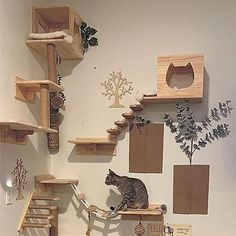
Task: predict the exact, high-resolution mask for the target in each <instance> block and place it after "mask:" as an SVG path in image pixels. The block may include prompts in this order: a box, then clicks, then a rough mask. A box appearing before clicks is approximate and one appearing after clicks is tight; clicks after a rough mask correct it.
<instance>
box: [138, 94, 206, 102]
mask: <svg viewBox="0 0 236 236" xmlns="http://www.w3.org/2000/svg"><path fill="white" fill-rule="evenodd" d="M180 100H183V101H184V100H188V101H191V102H196V103H198V102H202V98H189V97H186V98H179V99H174V98H166V97H165V98H162V97H158V96H155V97H154V96H153V97H150V96H149V97H144V98H143V99H142V100H141V101H140V103H142V104H156V103H158V104H162V103H175V102H177V101H180Z"/></svg>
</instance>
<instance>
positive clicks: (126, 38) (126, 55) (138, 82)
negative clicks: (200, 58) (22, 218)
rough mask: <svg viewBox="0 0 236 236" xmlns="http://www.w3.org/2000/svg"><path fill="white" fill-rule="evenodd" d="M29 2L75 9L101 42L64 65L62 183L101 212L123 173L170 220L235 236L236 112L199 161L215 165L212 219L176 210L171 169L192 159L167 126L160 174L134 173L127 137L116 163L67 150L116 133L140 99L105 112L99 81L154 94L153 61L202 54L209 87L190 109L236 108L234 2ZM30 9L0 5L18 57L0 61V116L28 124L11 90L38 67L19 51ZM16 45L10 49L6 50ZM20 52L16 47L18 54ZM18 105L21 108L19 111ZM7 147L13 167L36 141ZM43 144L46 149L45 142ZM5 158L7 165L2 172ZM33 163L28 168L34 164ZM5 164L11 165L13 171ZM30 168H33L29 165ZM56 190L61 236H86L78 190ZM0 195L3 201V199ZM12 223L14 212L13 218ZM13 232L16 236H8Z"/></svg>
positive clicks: (129, 231)
mask: <svg viewBox="0 0 236 236" xmlns="http://www.w3.org/2000/svg"><path fill="white" fill-rule="evenodd" d="M33 3H34V5H38V6H46V5H58V4H61V5H71V6H73V7H74V9H76V10H77V12H78V13H80V14H81V15H82V17H84V19H86V21H87V22H88V23H89V24H90V25H92V26H94V27H95V28H96V29H98V32H99V34H98V37H99V46H98V47H96V48H91V49H90V50H89V52H88V53H87V54H86V55H85V58H84V60H83V61H82V62H81V63H79V64H76V62H71V61H68V62H63V65H62V66H61V68H60V71H61V73H62V74H63V75H64V76H65V78H64V79H63V86H64V87H65V89H66V96H67V100H66V111H65V112H64V116H65V118H64V121H63V124H62V125H61V130H60V131H61V132H60V140H61V144H60V148H61V149H60V152H59V153H58V154H56V155H53V156H52V159H51V160H52V163H51V164H52V173H53V174H54V175H55V176H57V177H65V178H67V177H68V178H79V179H80V184H79V186H80V189H81V190H82V191H83V192H84V193H85V194H86V195H87V198H88V200H89V201H90V202H92V203H94V204H96V205H98V206H100V207H104V208H107V205H108V206H110V205H114V204H115V203H116V202H117V201H118V198H119V197H118V196H117V194H116V193H117V191H116V190H115V189H113V188H112V190H114V191H115V192H113V191H110V189H111V188H110V187H108V186H106V185H105V184H104V179H105V177H106V174H107V172H108V168H112V169H113V170H114V171H116V172H117V173H119V174H121V175H129V176H135V177H138V178H141V179H142V180H143V181H144V182H145V183H146V185H147V188H148V190H149V195H150V202H153V203H154V202H155V203H166V204H167V206H168V213H167V215H166V217H165V222H166V223H184V224H185V223H186V224H192V226H193V235H195V236H196V235H202V236H206V235H222V236H228V235H230V234H232V235H233V233H234V231H235V230H234V219H235V211H236V207H235V198H236V191H235V189H236V188H235V187H236V186H235V185H236V184H235V183H236V181H235V179H236V173H235V165H236V160H235V156H236V155H235V150H234V149H233V145H234V141H233V140H235V138H236V137H235V135H236V132H235V131H236V130H235V126H234V124H233V120H235V118H236V115H235V112H233V114H232V115H231V117H230V118H229V119H228V120H227V122H229V123H230V124H231V130H232V132H231V134H230V136H229V137H228V138H227V139H225V140H221V141H218V142H215V143H213V144H212V145H210V146H208V147H207V148H206V149H205V150H203V151H201V153H199V154H198V155H196V156H195V159H194V164H210V166H211V170H210V194H209V214H208V215H206V216H202V215H176V214H172V178H173V165H174V164H187V163H188V162H187V159H186V157H185V156H184V155H183V153H181V151H180V150H179V149H178V146H177V145H176V144H175V142H174V137H173V136H172V135H171V134H170V132H169V130H168V129H166V130H165V141H164V166H163V174H130V173H129V172H128V154H129V145H128V142H129V141H128V134H127V133H126V134H125V135H124V136H123V137H122V139H121V140H120V141H119V144H118V155H117V156H116V157H113V158H111V157H98V156H91V157H85V156H77V155H76V153H75V149H74V148H73V145H72V144H68V143H67V140H68V139H73V138H76V137H100V136H101V137H102V136H105V135H106V132H105V130H106V129H107V128H109V127H112V126H113V122H114V121H115V120H119V119H121V114H122V112H125V111H128V110H129V109H128V105H129V104H132V103H134V102H135V99H134V94H132V95H128V96H126V97H125V98H124V99H123V103H124V104H125V105H126V108H125V109H108V106H109V105H110V104H111V102H110V101H108V100H107V99H106V98H104V97H103V96H102V95H101V93H102V87H101V85H100V82H102V81H104V80H105V79H107V78H108V75H109V73H110V72H111V71H113V70H116V71H119V70H121V71H122V72H123V75H124V76H126V78H127V79H128V80H131V81H133V83H134V89H135V91H137V90H140V89H155V88H156V79H157V76H156V75H157V66H156V61H157V57H158V56H161V55H166V54H185V53H204V55H205V68H206V79H207V80H206V84H207V85H208V86H206V96H205V100H204V102H203V104H202V105H194V106H193V109H195V110H196V111H197V112H198V114H199V113H202V114H201V116H204V112H205V110H208V109H210V108H211V107H213V106H215V105H217V103H218V101H221V100H225V99H232V100H233V106H235V98H236V96H235V86H236V82H235V80H234V74H235V73H234V72H235V69H234V68H235V66H236V62H235V54H236V50H235V45H234V42H235V41H236V33H235V27H234V25H235V20H236V16H235V10H236V3H235V1H233V0H227V1H222V0H221V1H220V0H208V1H203V0H199V1H187V0H180V1H161V0H158V1H154V0H149V1H144V0H130V1H124V0H120V1H115V0H93V1H91V0H80V1H72V0H71V1H59V0H57V1H55V0H54V1H42V0H34V1H33ZM29 5H30V4H29ZM29 5H27V3H22V2H21V4H20V3H18V2H17V1H14V4H13V3H12V1H10V2H9V3H5V2H4V5H3V4H2V6H4V8H3V9H2V7H1V11H2V12H3V13H4V15H6V16H5V17H7V18H6V19H7V21H5V22H7V23H8V27H7V28H6V25H5V24H4V28H3V27H1V29H3V30H4V31H6V34H7V37H6V40H5V41H7V42H6V43H7V45H8V50H10V51H12V53H11V54H10V55H11V56H8V54H6V53H8V50H7V48H5V49H4V50H6V51H5V54H4V57H3V56H2V57H1V60H2V63H0V65H1V66H2V64H3V63H4V67H6V68H4V69H3V71H4V73H2V79H1V82H0V83H1V87H0V89H1V94H3V96H4V99H2V100H1V101H0V102H1V103H2V104H1V105H2V106H1V107H4V111H2V110H1V112H2V114H3V115H1V116H3V117H9V116H15V115H17V116H18V117H19V118H21V119H25V115H26V113H27V114H30V113H29V111H28V109H27V107H25V105H24V104H19V103H18V102H15V101H14V99H13V97H12V96H10V95H9V91H10V89H11V88H12V87H11V85H10V84H11V82H10V77H11V75H12V74H14V73H18V74H19V75H22V76H25V77H27V78H30V75H31V72H32V71H34V70H32V71H29V67H28V65H27V64H30V62H29V61H31V60H34V58H33V57H32V56H31V54H30V52H29V51H28V50H27V49H26V47H25V46H24V45H23V44H24V40H23V39H24V37H25V35H26V34H27V33H28V32H29V22H30V9H29V8H30V6H29ZM10 6H11V8H10ZM16 6H17V7H20V9H22V8H23V7H25V9H24V10H22V11H20V10H19V9H17V8H16ZM7 7H9V8H10V9H7ZM12 8H13V9H15V15H14V17H19V19H21V20H19V19H18V20H17V19H16V20H15V18H12V17H10V16H11V14H12V15H13V12H12ZM16 9H17V10H16ZM22 12H24V14H25V18H24V19H25V22H23V20H22V18H21V17H20V14H22ZM1 17H2V16H1ZM16 23H17V24H22V25H21V27H18V26H15V27H14V25H15V24H16ZM1 24H3V23H1ZM22 38H23V39H22ZM16 39H18V40H16ZM1 40H2V39H1ZM11 41H13V42H14V43H12V44H10V42H11ZM9 44H10V45H11V47H10V46H9ZM1 45H3V44H1ZM20 45H21V47H22V48H21V47H20ZM13 46H14V47H13ZM15 48H17V50H20V51H17V53H16V51H15ZM9 57H10V58H9ZM6 59H8V63H6ZM13 63H14V66H13ZM5 64H6V65H5ZM35 65H36V64H34V63H33V65H31V66H32V67H31V68H33V69H34V68H38V67H39V66H38V65H37V66H35ZM1 71H2V70H1ZM37 72H38V73H39V75H40V76H43V75H42V71H41V70H40V71H34V73H33V74H34V75H37V74H36V73H37ZM2 84H3V85H4V86H5V87H8V89H6V90H5V89H4V91H7V92H5V93H7V94H4V91H3V92H2ZM5 87H4V88H5ZM17 109H21V110H20V111H17ZM31 109H33V108H31ZM173 109H174V105H173V106H170V105H149V106H147V108H146V110H145V112H144V113H143V114H144V115H145V116H146V117H148V118H151V120H152V121H161V120H162V117H163V114H164V113H165V112H169V111H172V110H173ZM31 111H32V110H31ZM27 119H28V120H31V119H32V120H33V119H34V117H33V116H32V117H30V115H27ZM33 139H34V138H33ZM11 147H12V146H10V145H9V146H8V145H4V146H3V145H2V146H1V159H3V158H5V159H8V162H7V163H8V165H10V164H9V159H10V158H11V157H12V156H14V154H15V153H19V154H21V153H26V154H27V152H28V151H27V149H28V148H29V149H30V147H31V145H30V147H28V146H27V147H26V149H24V147H23V148H20V149H18V147H14V148H11ZM42 147H43V145H42V146H41V148H42ZM44 147H45V149H46V145H45V146H44ZM10 150H11V152H13V153H12V155H10V156H9V154H7V153H9V152H10ZM32 152H33V151H32ZM4 153H5V156H4ZM29 153H30V151H29ZM14 158H15V156H14ZM14 158H13V159H14ZM24 158H28V159H27V160H35V162H36V161H37V162H38V161H39V160H41V159H40V158H39V157H37V158H36V157H35V156H34V155H30V156H27V155H26V156H25V157H24ZM31 158H32V159H31ZM33 158H34V159H33ZM5 162H6V161H5ZM5 162H3V161H1V166H2V165H4V163H5ZM5 165H6V164H5ZM12 165H13V164H12ZM27 167H28V168H29V166H28V165H27ZM8 168H9V169H10V167H8ZM31 168H32V169H33V165H32V166H31ZM34 168H35V167H34ZM4 169H6V168H4ZM36 172H37V171H36ZM7 173H9V171H8V172H7ZM2 179H3V177H2ZM56 190H57V194H58V195H59V196H61V201H60V202H59V204H60V209H61V210H60V211H61V212H60V213H61V214H60V217H59V227H60V229H59V233H60V236H69V235H84V234H85V232H86V223H87V220H86V215H81V211H80V210H81V209H80V208H79V209H77V206H76V204H75V203H74V198H73V197H72V192H71V191H70V189H69V188H63V189H59V188H58V189H56ZM1 196H2V194H1ZM0 199H1V200H2V198H0ZM226 203H227V204H226ZM13 206H16V204H15V205H13ZM19 208H20V207H19ZM7 209H9V208H7ZM4 211H5V208H4ZM9 217H12V216H10V214H9ZM14 217H15V216H14ZM16 218H18V216H17V217H16ZM136 224H137V222H135V221H134V222H128V221H121V222H118V223H115V224H111V225H109V224H103V223H99V222H95V225H96V227H94V230H93V232H92V233H91V234H92V235H114V236H115V235H124V236H126V235H134V233H133V229H134V226H135V225H136ZM145 225H146V223H145ZM7 230H13V229H5V228H4V231H3V232H4V233H3V235H6V232H7ZM7 233H8V232H7ZM7 235H14V234H13V233H10V234H9V233H8V234H7Z"/></svg>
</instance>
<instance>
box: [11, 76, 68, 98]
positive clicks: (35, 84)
mask: <svg viewBox="0 0 236 236" xmlns="http://www.w3.org/2000/svg"><path fill="white" fill-rule="evenodd" d="M42 85H47V86H48V91H49V92H60V91H63V90H64V88H63V87H62V86H60V85H58V84H56V83H54V82H52V81H51V80H24V79H22V78H20V77H18V76H16V77H15V98H16V99H18V100H21V101H29V102H34V101H35V96H36V93H37V92H40V89H41V86H42Z"/></svg>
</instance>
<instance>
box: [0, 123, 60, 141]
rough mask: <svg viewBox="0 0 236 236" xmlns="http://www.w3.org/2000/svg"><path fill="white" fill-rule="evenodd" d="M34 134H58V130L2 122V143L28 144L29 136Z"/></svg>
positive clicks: (0, 138) (0, 139)
mask: <svg viewBox="0 0 236 236" xmlns="http://www.w3.org/2000/svg"><path fill="white" fill-rule="evenodd" d="M34 132H45V133H56V132H57V131H56V130H53V129H49V128H48V129H46V128H43V127H41V126H34V125H30V124H26V123H22V122H19V121H15V120H8V121H0V142H2V143H14V144H26V143H27V136H28V135H32V134H33V133H34Z"/></svg>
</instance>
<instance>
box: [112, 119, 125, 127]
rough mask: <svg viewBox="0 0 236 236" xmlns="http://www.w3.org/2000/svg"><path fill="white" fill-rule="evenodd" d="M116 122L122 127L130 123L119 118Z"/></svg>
mask: <svg viewBox="0 0 236 236" xmlns="http://www.w3.org/2000/svg"><path fill="white" fill-rule="evenodd" d="M114 124H115V125H117V126H118V127H120V128H125V127H127V126H128V123H127V122H126V121H124V120H121V121H119V120H117V121H115V122H114Z"/></svg>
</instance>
